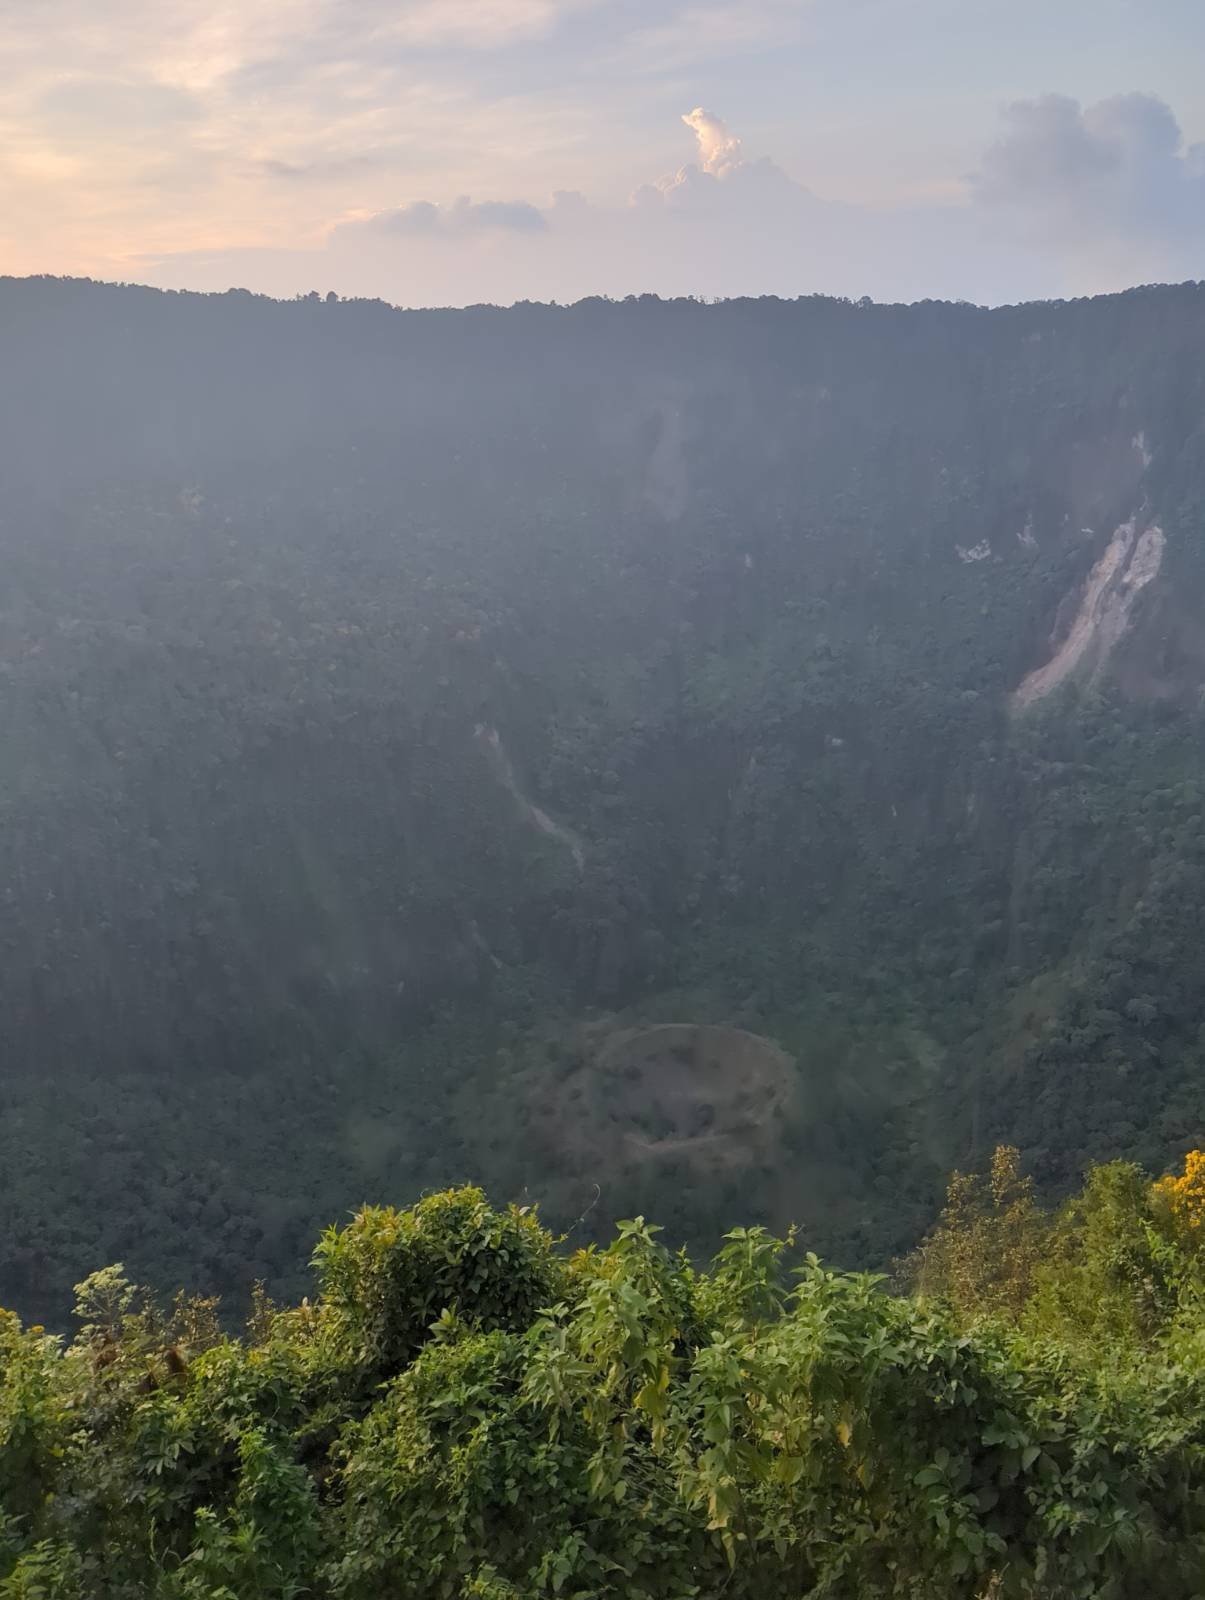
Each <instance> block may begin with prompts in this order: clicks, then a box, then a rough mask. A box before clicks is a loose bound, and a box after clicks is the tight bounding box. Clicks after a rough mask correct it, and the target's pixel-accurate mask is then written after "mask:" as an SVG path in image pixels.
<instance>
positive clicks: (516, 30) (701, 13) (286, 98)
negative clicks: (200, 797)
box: [0, 0, 1205, 304]
mask: <svg viewBox="0 0 1205 1600" xmlns="http://www.w3.org/2000/svg"><path fill="white" fill-rule="evenodd" d="M0 10H2V12H3V15H2V18H0V271H4V272H10V273H29V272H54V273H64V274H86V275H90V276H94V277H105V278H122V279H132V280H138V281H143V282H153V283H160V284H164V285H171V286H177V287H186V286H187V287H196V288H226V287H228V286H230V285H232V284H240V285H245V286H247V287H249V288H253V289H257V290H265V291H267V292H271V293H275V294H293V293H295V292H297V291H299V290H300V291H305V290H309V289H311V288H313V289H318V290H320V291H322V292H325V291H326V290H328V289H332V288H333V289H336V290H338V291H339V292H340V293H344V294H372V295H380V296H382V297H384V298H386V299H389V300H394V301H397V302H400V303H405V304H432V303H436V304H455V303H463V302H465V301H471V300H497V301H504V302H505V301H510V300H514V299H516V298H531V299H547V298H557V299H562V300H564V299H573V298H577V297H579V296H581V295H584V294H589V293H606V294H613V295H622V294H626V293H630V292H637V291H642V290H649V291H655V292H658V293H662V294H670V293H685V294H704V295H718V294H734V293H764V292H772V293H779V294H798V293H808V292H811V291H813V290H822V291H827V292H833V293H843V294H850V295H861V294H871V295H873V296H875V298H879V299H897V298H900V299H912V298H918V297H923V296H927V295H931V296H941V297H960V298H966V299H976V300H990V301H997V300H1006V299H1016V298H1023V297H1029V296H1034V295H1068V294H1076V293H1088V292H1093V291H1096V290H1101V289H1109V288H1116V287H1122V286H1125V285H1127V284H1131V283H1135V282H1146V281H1151V280H1155V279H1182V278H1186V277H1199V276H1205V73H1203V72H1202V70H1201V69H1202V65H1203V64H1205V6H1201V5H1200V4H1199V0H1145V3H1132V0H1093V3H1088V0H1058V3H1057V4H1051V0H1011V3H1005V0H744V3H739V0H729V3H720V0H684V3H678V0H392V3H385V0H242V3H234V0H214V3H209V4H206V3H202V0H104V3H103V4H99V5H98V4H96V3H95V0H89V3H85V0H39V3H38V4H37V5H26V4H18V3H17V0H0Z"/></svg>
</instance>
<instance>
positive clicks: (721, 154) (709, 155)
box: [682, 106, 744, 178]
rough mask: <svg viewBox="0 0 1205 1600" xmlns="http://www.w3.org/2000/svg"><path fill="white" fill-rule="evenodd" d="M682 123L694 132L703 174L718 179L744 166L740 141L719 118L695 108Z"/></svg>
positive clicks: (700, 108)
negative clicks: (708, 174)
mask: <svg viewBox="0 0 1205 1600" xmlns="http://www.w3.org/2000/svg"><path fill="white" fill-rule="evenodd" d="M682 121H683V122H684V123H685V124H686V126H687V127H688V128H691V129H693V130H694V136H695V138H696V140H697V141H698V145H699V163H700V165H701V166H702V168H703V171H704V172H710V173H711V174H712V176H713V177H716V178H720V177H723V176H724V174H725V173H726V172H730V171H732V169H733V168H735V167H739V166H742V165H743V164H744V162H743V158H742V156H741V141H740V140H739V139H738V138H737V137H736V135H735V134H734V133H730V132H729V130H728V128H727V127H725V125H724V124H723V123H722V122H721V121H720V119H719V117H717V116H714V115H713V114H712V113H711V112H710V111H704V109H703V107H702V106H696V107H695V109H694V110H693V111H688V112H687V113H686V114H685V116H683V118H682Z"/></svg>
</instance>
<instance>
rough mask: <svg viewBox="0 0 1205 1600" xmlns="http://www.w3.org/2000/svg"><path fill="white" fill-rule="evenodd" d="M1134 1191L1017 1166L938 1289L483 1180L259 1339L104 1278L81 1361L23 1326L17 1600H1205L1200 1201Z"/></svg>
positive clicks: (6, 1382)
mask: <svg viewBox="0 0 1205 1600" xmlns="http://www.w3.org/2000/svg"><path fill="white" fill-rule="evenodd" d="M1189 1170H1190V1175H1191V1172H1192V1171H1194V1170H1195V1168H1190V1169H1189ZM1132 1178H1133V1174H1120V1175H1119V1173H1118V1171H1117V1170H1116V1169H1110V1168H1102V1169H1099V1170H1097V1171H1096V1172H1094V1173H1093V1174H1091V1175H1090V1178H1089V1182H1088V1184H1087V1186H1086V1188H1085V1191H1084V1193H1083V1195H1081V1196H1080V1197H1079V1198H1078V1200H1077V1201H1075V1202H1073V1203H1072V1204H1071V1206H1069V1207H1068V1208H1067V1211H1066V1212H1065V1213H1064V1214H1063V1215H1062V1216H1061V1217H1060V1218H1058V1219H1048V1218H1044V1217H1042V1216H1041V1214H1040V1213H1037V1212H1036V1209H1034V1208H1032V1206H1031V1204H1030V1201H1029V1197H1028V1195H1027V1192H1026V1191H1025V1188H1024V1184H1023V1182H1022V1180H1020V1179H1019V1178H1018V1177H1017V1173H1016V1165H1015V1161H1014V1160H1013V1159H1012V1157H1011V1155H1010V1153H1008V1152H1003V1153H1001V1154H1000V1155H999V1156H998V1158H997V1164H996V1168H995V1169H994V1172H993V1180H994V1182H993V1187H992V1190H991V1194H990V1196H989V1195H986V1194H985V1193H984V1192H983V1191H982V1189H977V1188H976V1186H975V1185H974V1184H973V1183H971V1184H970V1186H969V1188H968V1186H967V1184H966V1183H965V1182H962V1184H961V1187H960V1186H959V1184H958V1183H957V1182H956V1185H955V1189H954V1190H953V1191H952V1194H953V1195H954V1196H955V1197H957V1196H959V1195H960V1196H961V1200H960V1201H959V1202H958V1204H959V1206H960V1208H961V1209H958V1210H957V1215H955V1214H954V1212H952V1211H951V1210H949V1209H948V1210H947V1213H946V1215H945V1217H944V1218H943V1220H942V1222H941V1224H940V1225H939V1227H938V1229H937V1230H935V1233H934V1235H932V1236H931V1238H930V1240H929V1242H928V1244H927V1246H926V1247H925V1252H923V1253H922V1256H921V1258H920V1263H919V1266H920V1271H921V1278H922V1283H921V1289H922V1293H921V1294H920V1295H918V1296H916V1297H905V1296H893V1295H890V1294H888V1293H885V1292H884V1290H883V1287H882V1285H881V1283H880V1282H878V1281H876V1280H874V1279H872V1278H869V1277H866V1276H854V1275H846V1274H841V1273H837V1272H832V1271H829V1270H827V1269H826V1268H825V1267H824V1266H822V1265H821V1264H820V1262H819V1261H817V1260H816V1259H815V1257H812V1256H808V1257H807V1258H806V1259H805V1260H804V1261H803V1263H802V1265H800V1266H797V1267H795V1268H793V1269H789V1258H790V1255H791V1250H790V1245H789V1242H784V1241H780V1240H776V1239H773V1238H771V1237H770V1236H769V1235H767V1234H765V1233H764V1232H762V1231H761V1230H758V1229H753V1230H743V1229H737V1230H735V1231H734V1232H732V1233H730V1234H729V1235H728V1236H727V1239H726V1242H725V1244H724V1247H723V1249H722V1250H721V1251H720V1253H719V1254H718V1255H717V1256H716V1258H715V1259H714V1260H713V1261H712V1263H711V1265H710V1267H709V1268H708V1269H707V1270H706V1271H705V1272H704V1271H699V1270H696V1269H695V1268H694V1267H692V1266H691V1264H690V1263H689V1262H688V1261H687V1260H686V1259H685V1257H683V1256H680V1255H678V1256H675V1255H671V1254H670V1253H668V1252H667V1251H666V1250H665V1249H664V1248H663V1247H662V1246H661V1245H660V1244H659V1243H658V1242H657V1238H656V1233H657V1230H656V1229H655V1228H652V1227H650V1226H648V1225H647V1224H646V1223H645V1222H644V1221H643V1220H641V1219H637V1220H635V1221H631V1222H625V1223H623V1224H621V1225H620V1227H619V1230H618V1234H617V1236H616V1237H615V1239H614V1241H613V1242H612V1243H611V1244H610V1246H609V1247H608V1248H606V1249H598V1248H593V1247H592V1248H590V1249H587V1250H581V1251H578V1252H577V1253H575V1254H569V1253H568V1252H567V1251H565V1250H563V1249H558V1247H557V1242H556V1241H554V1240H553V1239H552V1238H551V1236H550V1235H549V1234H548V1233H547V1232H546V1231H544V1230H543V1229H542V1228H541V1227H540V1225H539V1223H538V1221H537V1219H536V1218H535V1216H534V1215H533V1214H532V1213H531V1212H529V1211H526V1210H519V1209H515V1208H511V1209H509V1210H507V1211H503V1212H498V1211H494V1210H492V1209H491V1208H490V1207H489V1206H488V1205H487V1203H486V1201H485V1199H484V1197H483V1195H482V1194H481V1193H480V1191H478V1190H474V1189H460V1190H454V1191H448V1192H446V1193H441V1194H436V1195H433V1196H431V1197H429V1198H427V1199H425V1200H423V1201H422V1202H421V1203H420V1204H419V1205H417V1206H416V1207H414V1208H413V1209H412V1210H409V1211H405V1212H397V1211H394V1210H391V1209H367V1210H364V1211H362V1212H361V1213H360V1214H359V1215H357V1216H356V1217H355V1219H354V1220H353V1221H352V1222H351V1223H350V1224H349V1225H348V1226H347V1227H345V1228H343V1229H341V1230H331V1231H330V1232H328V1233H327V1234H326V1235H325V1236H324V1237H323V1239H322V1241H321V1242H320V1244H319V1247H318V1251H317V1255H316V1266H317V1270H318V1275H319V1280H320V1286H321V1292H320V1294H319V1296H318V1297H317V1299H316V1300H315V1301H314V1302H313V1303H310V1302H308V1301H306V1302H303V1303H302V1304H301V1305H300V1306H298V1307H296V1308H294V1309H291V1310H281V1309H278V1308H276V1307H274V1306H272V1305H271V1304H270V1303H268V1302H267V1301H266V1300H265V1299H264V1297H263V1296H262V1295H261V1296H259V1297H257V1300H256V1302H255V1306H254V1310H253V1315H252V1318H251V1321H250V1323H249V1325H248V1328H247V1332H246V1335H245V1337H243V1338H242V1339H234V1338H231V1337H229V1336H227V1335H225V1334H224V1333H223V1332H222V1330H221V1327H220V1325H219V1322H218V1320H217V1317H216V1315H215V1310H214V1306H213V1304H212V1303H211V1302H206V1301H199V1300H191V1301H190V1300H188V1299H186V1298H184V1297H178V1298H177V1301H176V1302H175V1305H174V1307H173V1309H172V1311H171V1312H170V1313H165V1312H162V1311H160V1310H158V1309H156V1308H155V1307H154V1306H153V1305H151V1304H150V1303H148V1301H147V1300H146V1298H145V1297H144V1296H142V1295H141V1294H140V1293H139V1292H138V1291H137V1290H135V1289H134V1288H133V1287H132V1286H131V1285H130V1284H129V1283H128V1282H126V1281H125V1279H124V1278H123V1277H122V1275H121V1272H120V1270H119V1269H117V1268H108V1269H106V1270H104V1271H102V1272H99V1273H96V1274H94V1275H93V1277H92V1278H90V1279H89V1280H87V1282H86V1283H84V1284H82V1285H81V1286H80V1290H79V1307H78V1312H79V1316H80V1320H81V1324H82V1325H81V1328H80V1331H79V1333H78V1335H77V1336H76V1338H75V1339H74V1341H73V1342H71V1343H70V1344H68V1345H66V1346H64V1344H63V1343H62V1342H61V1341H60V1340H58V1339H56V1338H53V1337H50V1336H48V1335H47V1334H46V1333H45V1332H44V1331H43V1330H42V1329H40V1328H37V1327H33V1328H23V1327H22V1326H21V1325H20V1323H19V1321H18V1319H17V1318H16V1317H15V1316H13V1315H11V1314H9V1313H4V1314H3V1315H2V1317H0V1363H2V1367H0V1506H2V1508H3V1515H2V1517H0V1595H3V1596H5V1597H9V1600H15V1597H18V1596H20V1597H23V1600H35V1597H37V1600H50V1597H54V1600H85V1597H87V1600H109V1597H111V1600H126V1597H130V1600H133V1597H139V1600H142V1597H153V1600H200V1597H202V1596H204V1597H206V1600H215V1597H216V1600H236V1597H237V1600H252V1597H261V1600H268V1597H273V1600H293V1597H300V1596H303V1595H305V1596H322V1597H328V1600H386V1597H403V1596H404V1597H406V1600H468V1597H475V1600H519V1597H524V1600H526V1597H534V1596H563V1597H566V1600H589V1597H596V1596H626V1597H645V1600H654V1597H655V1600H686V1597H688V1596H700V1597H702V1596H716V1597H718V1596H720V1595H723V1596H724V1597H725V1600H741V1597H751V1596H756V1597H757V1600H772V1597H778V1596H782V1597H786V1596H792V1597H794V1596H800V1595H805V1594H824V1595H832V1596H838V1597H846V1596H848V1597H850V1600H852V1597H854V1596H857V1597H859V1600H865V1597H873V1596H901V1597H902V1596H908V1597H928V1596H932V1597H933V1600H939V1597H940V1600H951V1597H955V1596H962V1595H965V1596H968V1597H970V1596H981V1595H984V1596H985V1595H988V1594H990V1595H992V1596H999V1597H1004V1596H1010V1595H1016V1596H1039V1595H1040V1596H1042V1597H1043V1600H1064V1597H1065V1600H1072V1597H1080V1596H1083V1597H1087V1596H1097V1595H1101V1596H1104V1595H1113V1596H1117V1597H1119V1600H1124V1597H1128V1596H1138V1595H1142V1596H1143V1597H1144V1600H1145V1597H1152V1596H1153V1597H1158V1600H1180V1597H1183V1600H1188V1597H1190V1596H1193V1595H1197V1594H1199V1593H1200V1592H1201V1587H1202V1573H1203V1572H1205V1453H1203V1452H1205V1345H1203V1342H1202V1340H1201V1338H1200V1328H1201V1319H1200V1315H1199V1305H1200V1302H1199V1298H1198V1275H1197V1270H1196V1257H1195V1253H1194V1252H1195V1250H1196V1238H1195V1232H1194V1227H1193V1222H1192V1219H1193V1215H1194V1213H1193V1210H1192V1204H1193V1202H1192V1200H1191V1196H1189V1198H1188V1199H1184V1198H1183V1197H1182V1196H1181V1191H1180V1190H1177V1189H1175V1188H1174V1187H1172V1186H1169V1185H1167V1184H1165V1185H1163V1186H1161V1187H1158V1188H1156V1189H1155V1190H1154V1191H1151V1190H1150V1189H1149V1187H1147V1185H1146V1183H1145V1180H1141V1182H1138V1181H1131V1179H1132ZM1173 1183H1174V1180H1173ZM1192 1188H1193V1185H1192V1183H1191V1182H1190V1183H1189V1184H1188V1185H1187V1190H1188V1191H1191V1190H1192ZM1186 1192H1187V1191H1186ZM1127 1207H1128V1211H1127V1209H1126V1208H1127ZM1186 1208H1187V1209H1186ZM956 1209H957V1208H956ZM1102 1218H1106V1219H1107V1220H1108V1222H1109V1228H1108V1229H1104V1228H1102V1227H1101V1226H1100V1223H1101V1219H1102ZM1123 1224H1124V1225H1123ZM993 1228H996V1230H997V1232H996V1233H995V1234H993V1233H992V1229H993ZM1043 1230H1044V1231H1043ZM1077 1230H1078V1232H1077ZM1094 1230H1095V1231H1094ZM1110 1230H1111V1233H1112V1236H1113V1237H1114V1239H1115V1241H1116V1249H1115V1251H1114V1254H1113V1255H1112V1256H1109V1255H1108V1252H1107V1250H1105V1249H1104V1240H1105V1235H1106V1233H1107V1232H1109V1231H1110ZM1039 1233H1041V1237H1042V1238H1043V1239H1044V1241H1045V1243H1046V1245H1047V1246H1050V1248H1047V1249H1045V1250H1044V1251H1043V1252H1040V1253H1039V1252H1035V1250H1034V1248H1033V1244H1034V1240H1035V1239H1036V1238H1037V1237H1038V1235H1039ZM968 1238H970V1239H971V1241H972V1244H973V1246H974V1247H975V1248H977V1249H979V1250H980V1251H982V1250H983V1249H985V1248H986V1249H992V1250H995V1251H996V1254H995V1257H994V1258H993V1259H994V1260H995V1262H996V1265H997V1267H998V1269H999V1270H998V1272H997V1279H1000V1278H1004V1279H1007V1280H1008V1283H1007V1285H1006V1287H1005V1289H1001V1285H1000V1282H999V1281H996V1280H991V1279H990V1275H989V1278H988V1279H982V1280H981V1281H979V1282H978V1284H977V1285H976V1284H973V1283H972V1281H971V1279H972V1277H973V1275H974V1272H975V1271H976V1270H978V1265H981V1264H982V1263H981V1262H980V1263H978V1264H977V1262H976V1259H975V1249H974V1248H973V1249H970V1250H968V1249H967V1248H966V1246H967V1240H968ZM1056 1239H1057V1246H1058V1247H1057V1249H1056V1248H1053V1244H1052V1241H1055V1240H1056ZM1077 1239H1078V1244H1077V1242H1076V1241H1077ZM1002 1240H1003V1241H1004V1243H1005V1244H1007V1246H1008V1248H1007V1249H999V1248H997V1247H999V1246H1000V1245H1001V1241H1002ZM1143 1248H1144V1249H1145V1250H1146V1254H1145V1256H1142V1257H1141V1260H1139V1258H1138V1256H1135V1254H1134V1252H1135V1251H1136V1250H1137V1251H1139V1254H1141V1249H1143ZM1039 1256H1040V1259H1039ZM1133 1270H1137V1274H1138V1275H1137V1276H1136V1277H1135V1276H1133V1275H1132V1273H1133ZM1019 1285H1020V1287H1019ZM1060 1286H1061V1287H1060ZM1106 1290H1107V1291H1108V1292H1105V1291H1106ZM1127 1296H1129V1298H1130V1300H1132V1301H1133V1308H1132V1311H1133V1314H1132V1315H1131V1316H1130V1317H1129V1319H1128V1320H1127V1319H1126V1317H1124V1316H1123V1315H1122V1314H1121V1311H1120V1310H1119V1307H1120V1306H1121V1305H1122V1303H1123V1302H1124V1301H1125V1300H1126V1297H1127ZM1093 1303H1096V1304H1098V1305H1099V1307H1100V1313H1099V1314H1100V1317H1101V1319H1102V1321H1101V1323H1100V1329H1113V1328H1117V1327H1121V1328H1124V1329H1125V1330H1127V1331H1126V1336H1125V1337H1123V1338H1112V1337H1110V1338H1108V1339H1104V1338H1100V1337H1098V1338H1097V1339H1095V1340H1093V1339H1092V1338H1091V1337H1090V1334H1091V1329H1090V1327H1089V1323H1090V1318H1091V1315H1092V1313H1091V1309H1090V1308H1091V1306H1092V1304H1093ZM1099 1331H1100V1330H1098V1332H1099Z"/></svg>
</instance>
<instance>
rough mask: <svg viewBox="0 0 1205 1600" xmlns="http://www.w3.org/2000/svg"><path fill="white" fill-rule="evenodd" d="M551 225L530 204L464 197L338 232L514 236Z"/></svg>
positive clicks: (420, 204) (416, 204)
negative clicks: (475, 199) (450, 202)
mask: <svg viewBox="0 0 1205 1600" xmlns="http://www.w3.org/2000/svg"><path fill="white" fill-rule="evenodd" d="M547 227H548V221H547V218H546V217H545V215H544V213H543V212H542V211H541V210H540V209H539V207H538V206H533V205H531V204H529V202H528V201H526V200H478V201H473V200H470V199H469V198H468V196H467V195H461V196H460V198H459V199H458V200H455V201H453V203H452V204H451V205H450V206H438V205H433V204H432V203H431V201H429V200H414V201H412V202H411V203H410V204H409V205H406V206H398V207H397V208H396V209H394V210H392V211H378V212H377V213H376V214H375V215H373V216H370V217H363V218H354V219H352V220H351V221H349V222H344V223H341V224H340V225H339V227H338V228H337V229H336V230H335V231H336V232H337V233H338V234H340V235H341V236H343V237H347V236H348V235H354V234H355V233H356V232H357V231H363V232H366V233H375V234H380V235H384V236H386V237H389V236H395V237H407V236H412V235H424V234H426V235H430V234H436V233H475V232H488V231H490V230H494V229H497V230H501V231H504V232H512V233H543V232H544V230H545V229H546V228H547Z"/></svg>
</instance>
